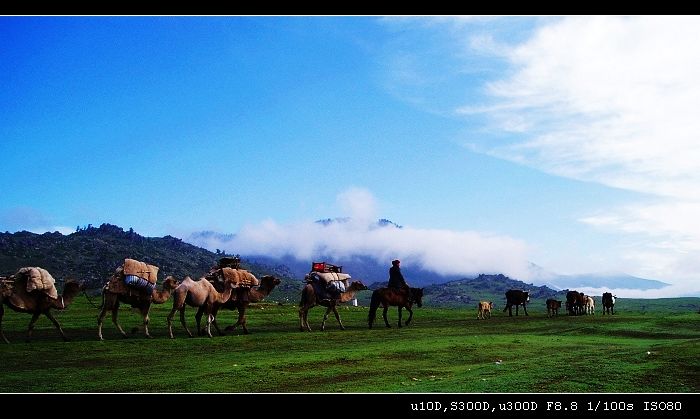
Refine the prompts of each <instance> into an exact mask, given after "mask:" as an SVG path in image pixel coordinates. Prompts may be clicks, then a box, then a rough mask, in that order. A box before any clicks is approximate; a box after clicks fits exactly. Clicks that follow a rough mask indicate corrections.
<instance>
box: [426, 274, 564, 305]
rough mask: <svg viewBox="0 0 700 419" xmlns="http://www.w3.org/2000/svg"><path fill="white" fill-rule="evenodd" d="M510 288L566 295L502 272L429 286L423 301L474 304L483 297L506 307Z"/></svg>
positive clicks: (545, 295)
mask: <svg viewBox="0 0 700 419" xmlns="http://www.w3.org/2000/svg"><path fill="white" fill-rule="evenodd" d="M509 289H521V290H524V291H530V299H547V298H552V297H556V298H560V297H561V296H562V295H563V294H565V292H562V291H557V290H554V289H552V288H549V287H547V286H539V287H538V286H535V285H533V284H527V283H525V282H522V281H518V280H517V279H512V278H509V277H507V276H505V275H502V274H498V275H486V274H481V275H479V276H477V277H475V278H465V279H460V280H457V281H450V282H446V283H444V284H435V285H431V286H428V287H426V288H425V289H424V291H423V295H424V299H423V302H424V303H425V304H428V305H431V306H458V305H469V306H472V305H476V303H477V302H479V301H480V300H484V301H493V302H494V304H495V305H496V307H503V303H504V302H505V292H506V291H508V290H509Z"/></svg>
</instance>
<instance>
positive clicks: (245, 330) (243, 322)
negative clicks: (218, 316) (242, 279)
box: [234, 303, 250, 335]
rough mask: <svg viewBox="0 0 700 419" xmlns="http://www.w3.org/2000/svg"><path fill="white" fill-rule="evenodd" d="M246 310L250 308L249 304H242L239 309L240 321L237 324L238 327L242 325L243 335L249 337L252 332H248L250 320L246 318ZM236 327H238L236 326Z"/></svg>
mask: <svg viewBox="0 0 700 419" xmlns="http://www.w3.org/2000/svg"><path fill="white" fill-rule="evenodd" d="M246 308H248V304H247V303H241V305H240V306H239V307H238V321H237V322H236V325H238V324H240V325H241V327H242V328H243V334H244V335H247V334H249V333H250V332H248V324H247V323H248V318H247V317H246V314H245V312H246ZM234 327H236V326H235V325H234Z"/></svg>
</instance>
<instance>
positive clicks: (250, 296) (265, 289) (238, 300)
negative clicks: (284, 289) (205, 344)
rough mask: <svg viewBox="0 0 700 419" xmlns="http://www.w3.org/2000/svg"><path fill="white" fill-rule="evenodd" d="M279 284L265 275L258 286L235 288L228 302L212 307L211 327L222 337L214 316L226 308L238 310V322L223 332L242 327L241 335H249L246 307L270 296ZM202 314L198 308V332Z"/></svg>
mask: <svg viewBox="0 0 700 419" xmlns="http://www.w3.org/2000/svg"><path fill="white" fill-rule="evenodd" d="M280 282H282V281H280V279H279V278H275V277H274V276H272V275H265V276H263V277H262V278H261V279H260V285H259V286H256V287H250V288H245V287H239V288H237V289H236V292H235V293H233V294H232V295H231V298H230V299H229V300H228V301H226V302H225V303H224V304H223V305H217V306H215V307H214V311H213V312H212V314H213V316H214V319H213V325H214V328H216V331H217V332H219V334H220V335H223V333H222V332H221V330H220V329H219V325H218V324H217V323H216V314H217V312H218V311H219V309H220V308H227V309H229V310H238V321H236V323H235V324H232V325H230V326H227V327H226V328H225V329H224V330H226V331H227V332H230V331H233V330H234V329H235V328H236V327H237V326H242V327H243V333H244V334H246V335H247V334H249V333H250V332H248V327H247V325H246V323H247V321H248V318H247V316H246V311H247V310H248V305H249V304H250V303H259V302H261V301H262V300H264V299H265V298H266V297H267V296H268V295H270V293H271V292H272V290H273V289H275V287H276V286H277V285H279V284H280ZM219 284H220V282H219V281H215V282H214V287H215V288H217V289H218V288H220V287H221V285H219ZM203 313H204V311H203V309H202V308H200V309H199V311H197V315H196V316H195V317H196V319H197V330H200V329H199V325H200V321H201V318H202V314H203Z"/></svg>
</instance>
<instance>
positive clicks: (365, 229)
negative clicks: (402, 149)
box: [197, 188, 530, 279]
mask: <svg viewBox="0 0 700 419" xmlns="http://www.w3.org/2000/svg"><path fill="white" fill-rule="evenodd" d="M338 200H339V202H341V203H346V204H348V205H346V206H344V207H345V208H348V211H349V212H348V213H347V214H343V215H347V216H350V217H351V218H350V219H349V221H347V222H336V223H330V224H327V225H324V224H319V223H316V222H314V221H312V220H307V221H300V222H296V223H290V224H280V223H277V222H275V221H273V220H268V221H265V222H262V223H259V224H251V225H246V226H244V227H243V228H242V229H241V230H240V231H238V232H237V233H236V234H235V235H234V236H233V237H229V238H228V239H226V240H221V239H220V238H212V237H209V238H200V239H199V240H198V242H197V244H199V245H202V246H204V247H207V248H209V249H215V248H218V249H227V250H228V251H231V252H236V253H240V254H244V255H268V256H278V257H279V256H285V255H291V256H294V257H296V258H297V259H299V260H311V259H313V258H314V257H316V256H319V255H329V256H334V257H338V258H346V257H350V256H353V255H367V256H370V257H374V258H375V259H376V260H377V261H379V262H386V261H388V260H391V259H395V258H399V259H405V260H407V262H408V261H410V263H411V264H414V265H419V266H422V267H423V268H425V269H427V270H431V271H434V272H438V273H442V274H467V273H479V272H499V273H500V272H502V273H505V274H507V275H510V276H512V277H516V278H522V279H527V278H528V277H529V275H530V271H529V266H528V265H529V264H528V258H527V254H528V247H527V245H526V244H525V243H524V242H523V241H521V240H517V239H514V238H511V237H507V236H498V235H489V234H483V233H479V232H474V231H451V230H440V229H421V228H413V227H410V226H404V227H403V228H396V227H395V226H391V225H388V226H383V227H382V226H378V225H377V224H376V218H373V219H370V217H374V211H375V209H376V206H377V203H376V199H375V198H374V196H373V195H372V194H371V193H370V192H369V191H367V190H365V189H361V188H351V189H349V190H346V191H344V192H341V193H340V194H339V195H338ZM373 221H374V222H373Z"/></svg>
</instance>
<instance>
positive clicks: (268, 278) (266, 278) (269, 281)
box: [260, 275, 282, 286]
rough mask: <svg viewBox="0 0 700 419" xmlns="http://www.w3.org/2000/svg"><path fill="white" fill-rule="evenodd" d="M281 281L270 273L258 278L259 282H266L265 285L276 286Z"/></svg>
mask: <svg viewBox="0 0 700 419" xmlns="http://www.w3.org/2000/svg"><path fill="white" fill-rule="evenodd" d="M281 282H282V281H281V280H280V279H279V278H275V277H274V276H272V275H264V276H263V277H262V278H260V283H261V284H266V285H267V286H277V285H279V284H280V283H281Z"/></svg>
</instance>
